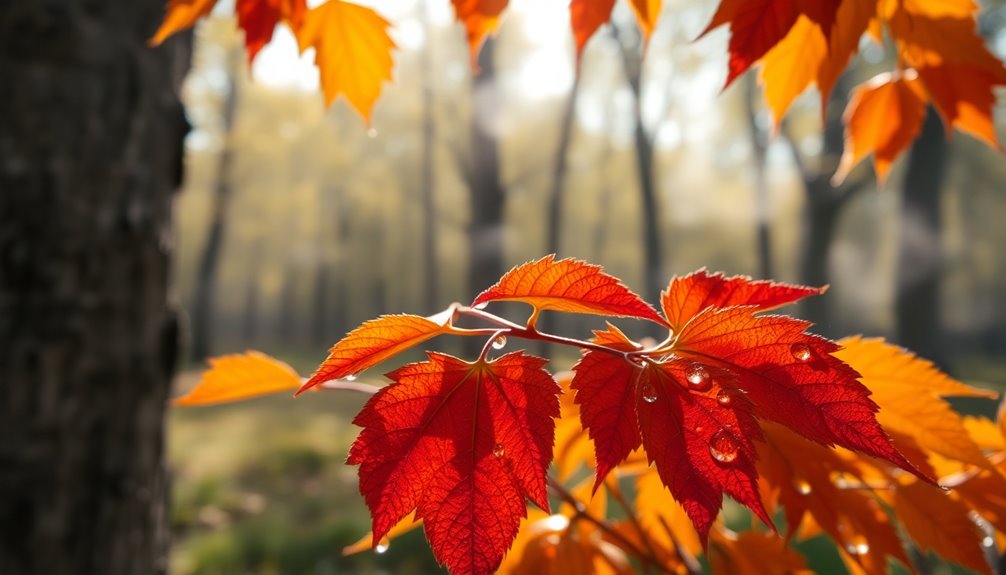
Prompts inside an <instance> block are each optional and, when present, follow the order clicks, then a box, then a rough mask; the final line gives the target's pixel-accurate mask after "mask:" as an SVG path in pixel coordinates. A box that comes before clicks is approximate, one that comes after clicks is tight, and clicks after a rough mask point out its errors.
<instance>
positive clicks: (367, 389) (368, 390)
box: [304, 379, 381, 395]
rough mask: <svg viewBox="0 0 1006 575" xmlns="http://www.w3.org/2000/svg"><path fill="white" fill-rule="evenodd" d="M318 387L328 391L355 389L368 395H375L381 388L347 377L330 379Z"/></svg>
mask: <svg viewBox="0 0 1006 575" xmlns="http://www.w3.org/2000/svg"><path fill="white" fill-rule="evenodd" d="M304 383H307V379H304ZM318 388H320V389H324V390H326V391H354V392H356V393H364V394H367V395H374V394H375V393H377V392H378V391H380V389H381V388H379V387H374V386H373V385H368V384H366V383H360V382H357V381H349V380H347V379H330V380H328V381H325V382H323V383H321V384H320V385H319V386H318Z"/></svg>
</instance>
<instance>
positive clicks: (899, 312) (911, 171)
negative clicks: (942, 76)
mask: <svg viewBox="0 0 1006 575" xmlns="http://www.w3.org/2000/svg"><path fill="white" fill-rule="evenodd" d="M946 158H947V143H946V140H945V136H944V133H943V125H942V123H941V122H940V118H939V116H938V115H937V114H936V112H935V110H933V109H932V108H930V109H929V113H928V115H927V116H926V120H925V123H924V124H923V126H922V134H920V136H919V139H917V140H916V141H915V143H914V144H913V145H912V151H911V153H910V155H909V157H908V169H907V172H906V174H905V185H904V190H903V193H902V205H901V221H900V226H901V227H900V234H899V235H900V248H899V250H900V251H899V254H898V280H897V301H896V316H897V330H898V342H899V343H900V344H901V345H904V346H905V347H907V348H909V349H911V350H912V351H914V352H916V353H918V354H919V355H922V356H923V357H926V358H928V359H931V360H933V361H935V362H937V363H943V361H942V360H944V355H945V354H944V353H943V352H942V348H941V346H940V337H939V336H940V293H939V287H940V273H941V271H942V250H941V245H940V190H941V188H942V185H943V174H944V167H945V165H946Z"/></svg>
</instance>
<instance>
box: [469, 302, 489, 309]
mask: <svg viewBox="0 0 1006 575" xmlns="http://www.w3.org/2000/svg"><path fill="white" fill-rule="evenodd" d="M487 307H489V302H487V301H484V302H482V303H480V304H476V305H474V306H472V309H486V308H487Z"/></svg>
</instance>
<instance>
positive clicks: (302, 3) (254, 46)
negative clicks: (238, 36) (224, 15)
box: [235, 0, 307, 63]
mask: <svg viewBox="0 0 1006 575" xmlns="http://www.w3.org/2000/svg"><path fill="white" fill-rule="evenodd" d="M235 11H236V12H237V15H238V25H239V26H241V29H242V30H244V32H245V47H246V49H247V51H248V62H249V63H250V62H251V61H252V60H254V59H255V56H256V54H258V52H259V50H261V49H262V48H264V47H265V45H266V44H268V43H269V41H270V40H272V33H273V30H275V28H276V25H277V24H278V23H280V22H283V21H285V22H287V23H288V24H290V27H291V28H292V29H293V30H294V31H295V32H296V31H297V30H298V29H299V28H300V25H301V23H302V22H303V20H304V14H305V13H306V12H307V2H306V0H237V3H236V5H235Z"/></svg>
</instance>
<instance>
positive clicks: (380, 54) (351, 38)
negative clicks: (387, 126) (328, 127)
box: [297, 0, 395, 122]
mask: <svg viewBox="0 0 1006 575" xmlns="http://www.w3.org/2000/svg"><path fill="white" fill-rule="evenodd" d="M389 26H390V24H389V23H388V21H387V20H385V19H384V18H382V17H381V16H380V15H378V14H377V12H375V11H373V10H371V9H370V8H365V7H363V6H359V5H357V4H353V3H352V2H344V1H343V0H328V1H327V2H325V3H324V4H322V5H320V6H318V7H317V8H312V9H311V10H309V11H308V12H307V14H305V15H304V22H303V24H302V25H301V27H300V30H299V31H298V33H297V42H298V44H299V45H300V50H301V52H303V51H304V50H307V49H308V48H311V47H313V48H314V49H315V55H314V59H315V63H317V65H318V71H319V74H320V78H321V90H322V92H324V94H325V103H326V104H331V103H332V102H334V101H335V99H336V98H337V97H338V96H339V95H340V94H342V95H343V96H345V97H346V100H348V101H349V103H350V105H352V106H353V108H355V109H356V111H357V112H359V113H360V115H361V116H363V117H364V119H366V120H367V121H368V122H369V121H370V114H371V110H372V109H373V107H374V102H376V101H377V98H378V97H379V96H380V95H381V87H382V84H383V83H384V82H385V81H386V80H391V68H392V66H393V65H394V62H393V61H392V58H391V51H392V50H393V49H394V48H395V43H394V42H393V41H392V40H391V36H389V35H388V27H389Z"/></svg>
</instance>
